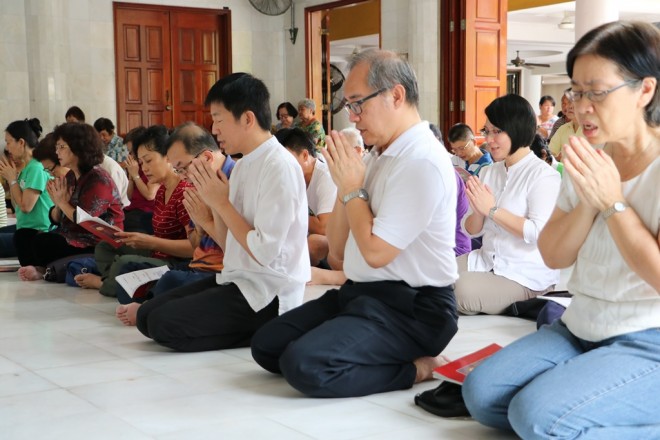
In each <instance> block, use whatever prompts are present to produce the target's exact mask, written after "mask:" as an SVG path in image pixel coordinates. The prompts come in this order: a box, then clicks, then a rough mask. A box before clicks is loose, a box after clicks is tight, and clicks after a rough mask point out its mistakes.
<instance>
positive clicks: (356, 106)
mask: <svg viewBox="0 0 660 440" xmlns="http://www.w3.org/2000/svg"><path fill="white" fill-rule="evenodd" d="M385 90H387V89H380V90H378V91H376V92H374V93H372V94H371V95H369V96H365V97H364V98H362V99H358V100H357V101H353V102H348V103H346V105H345V106H344V109H346V111H347V112H351V113H353V114H354V115H356V116H357V115H359V114H361V113H362V104H364V103H365V102H367V101H368V100H370V99H371V98H375V97H376V96H378V95H380V94H381V93H383V92H384V91H385Z"/></svg>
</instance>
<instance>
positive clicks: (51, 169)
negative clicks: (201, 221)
mask: <svg viewBox="0 0 660 440" xmlns="http://www.w3.org/2000/svg"><path fill="white" fill-rule="evenodd" d="M55 168H57V164H56V163H54V164H53V166H52V167H48V168H46V167H44V169H45V170H46V171H48V172H49V173H51V174H53V171H55Z"/></svg>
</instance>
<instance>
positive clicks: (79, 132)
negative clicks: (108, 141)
mask: <svg viewBox="0 0 660 440" xmlns="http://www.w3.org/2000/svg"><path fill="white" fill-rule="evenodd" d="M54 133H55V140H56V141H57V140H59V139H62V140H63V141H64V142H66V143H67V145H68V146H69V148H70V149H71V152H72V153H73V154H74V155H75V156H76V157H77V158H78V169H79V170H80V173H81V174H86V173H88V172H89V171H91V170H92V168H94V167H95V166H96V165H99V164H100V163H101V162H103V157H104V156H105V155H104V154H103V141H102V140H101V136H99V133H98V132H97V131H96V130H95V129H94V127H92V126H91V125H89V124H84V123H83V124H81V123H79V122H67V123H65V124H62V125H59V126H57V127H56V128H55V131H54Z"/></svg>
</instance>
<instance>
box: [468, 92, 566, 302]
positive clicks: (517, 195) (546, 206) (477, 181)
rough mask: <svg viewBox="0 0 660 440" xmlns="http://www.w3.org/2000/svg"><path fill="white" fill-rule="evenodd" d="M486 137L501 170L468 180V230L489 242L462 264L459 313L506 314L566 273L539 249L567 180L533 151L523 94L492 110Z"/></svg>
mask: <svg viewBox="0 0 660 440" xmlns="http://www.w3.org/2000/svg"><path fill="white" fill-rule="evenodd" d="M486 117H487V120H486V125H485V126H484V129H483V130H482V134H483V136H484V137H485V138H486V140H487V142H488V143H489V144H490V147H491V153H492V155H493V159H495V163H494V164H493V165H491V166H489V167H487V168H485V169H484V170H483V171H482V172H481V175H480V176H479V177H475V176H472V177H470V178H469V179H468V181H467V190H466V192H467V196H468V201H469V202H470V210H469V211H468V214H467V215H466V216H465V218H464V219H463V228H464V229H465V231H466V232H467V233H468V234H470V235H471V236H482V237H483V242H482V243H483V244H482V247H481V248H480V249H477V250H474V251H472V252H470V253H469V254H467V255H462V256H460V257H458V259H457V262H458V272H459V275H460V276H459V278H458V281H457V282H456V287H455V291H456V303H457V305H458V311H459V312H461V313H464V314H467V315H474V314H477V313H487V314H493V315H495V314H499V313H502V312H503V311H504V309H505V308H506V307H508V306H509V305H510V304H511V303H514V302H516V301H522V300H526V299H529V298H532V297H535V296H537V295H541V294H543V293H545V292H548V291H550V290H552V289H553V288H554V285H555V284H556V283H557V282H558V281H559V271H557V270H552V269H549V268H548V267H547V266H546V265H545V263H543V260H542V259H541V254H540V253H539V250H538V247H537V244H536V243H537V240H538V236H539V234H540V232H541V230H542V229H543V226H544V225H545V223H546V222H547V221H548V218H550V214H551V213H552V208H553V207H554V204H555V201H556V200H557V194H558V193H559V185H560V183H561V177H560V176H559V174H558V173H557V172H556V171H555V170H553V169H552V168H551V167H549V166H548V165H547V164H545V163H544V162H543V161H542V160H540V159H539V158H537V157H536V156H535V155H534V153H532V152H531V151H530V148H529V145H530V144H531V143H532V141H533V140H534V134H535V132H536V122H535V121H536V116H535V115H534V110H533V109H532V106H531V105H529V103H528V102H527V101H526V100H525V99H524V98H522V97H520V96H518V95H506V96H503V97H501V98H497V99H495V100H494V101H493V102H491V103H490V104H489V105H488V107H486Z"/></svg>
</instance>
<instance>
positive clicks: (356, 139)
mask: <svg viewBox="0 0 660 440" xmlns="http://www.w3.org/2000/svg"><path fill="white" fill-rule="evenodd" d="M341 133H342V134H343V135H344V136H345V137H346V140H347V141H348V142H349V143H350V144H351V145H353V148H354V149H355V151H356V152H357V154H359V155H360V157H362V156H364V140H363V139H362V135H361V134H360V130H358V129H357V128H353V127H348V128H344V129H343V130H342V131H341Z"/></svg>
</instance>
